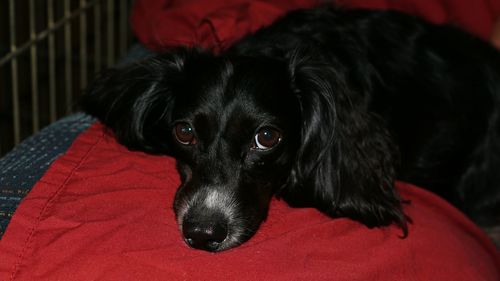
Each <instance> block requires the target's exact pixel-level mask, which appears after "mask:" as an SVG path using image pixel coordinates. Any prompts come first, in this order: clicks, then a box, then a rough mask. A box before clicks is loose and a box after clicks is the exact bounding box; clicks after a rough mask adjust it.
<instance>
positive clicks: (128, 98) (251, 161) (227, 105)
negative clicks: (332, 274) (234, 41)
mask: <svg viewBox="0 0 500 281" xmlns="http://www.w3.org/2000/svg"><path fill="white" fill-rule="evenodd" d="M343 81H344V78H343V77H342V74H341V73H339V72H338V71H337V70H335V69H334V68H332V67H331V66H326V65H321V64H315V63H313V64H311V63H310V61H309V60H306V59H303V58H301V57H300V56H294V57H293V58H290V59H288V60H276V59H272V58H269V57H260V58H256V57H253V58H250V57H244V56H230V55H227V56H214V55H212V54H209V53H205V52H201V51H198V50H186V49H180V50H176V51H172V52H169V53H167V54H164V55H159V56H156V57H153V58H150V59H147V60H145V61H142V62H138V63H134V64H132V65H128V66H125V67H122V68H117V69H112V70H109V71H107V72H105V73H104V74H102V75H101V76H100V77H99V78H97V80H96V81H95V82H94V83H93V85H92V86H91V87H90V89H89V91H88V93H87V94H86V95H85V96H84V97H83V99H82V105H83V108H84V109H85V111H87V112H88V113H90V114H92V115H94V116H96V117H98V118H99V119H100V120H101V121H102V122H103V123H104V124H105V125H107V126H108V127H110V128H111V129H112V130H113V131H114V133H115V135H116V137H117V139H118V140H119V141H120V142H121V143H122V144H124V145H126V146H127V147H128V148H130V149H133V150H142V151H146V152H150V153H161V154H168V155H172V156H174V157H175V158H176V159H177V161H178V170H179V172H180V174H181V180H182V184H181V186H180V187H179V189H178V191H177V194H176V198H175V200H174V210H175V213H176V216H177V220H178V223H179V226H180V229H181V231H182V234H183V236H184V239H185V241H186V242H187V243H188V244H189V245H190V246H192V247H195V248H200V249H204V250H208V251H221V250H224V249H228V248H231V247H234V246H236V245H239V244H241V243H242V242H244V241H246V240H247V239H249V238H250V237H251V236H252V235H253V234H254V233H255V231H256V230H257V228H258V227H259V225H260V223H261V222H262V221H263V220H264V219H265V218H266V215H267V211H268V206H269V202H270V200H271V198H272V196H273V195H275V194H277V195H279V196H282V197H283V198H284V199H285V200H287V202H289V203H290V204H291V205H293V206H307V207H316V208H318V209H319V210H321V211H323V212H325V213H327V214H329V215H331V216H347V217H351V218H353V219H356V220H358V221H361V222H363V223H364V224H366V225H367V226H370V227H373V226H381V225H387V224H390V223H397V224H398V225H400V226H402V227H403V228H404V227H405V217H404V215H403V213H402V210H401V205H400V200H399V198H398V196H397V194H396V193H395V191H394V190H393V188H392V184H393V176H394V168H393V165H394V162H395V156H394V154H395V153H394V148H393V147H392V143H391V139H390V137H389V135H388V133H387V132H386V131H385V130H384V127H383V124H382V122H381V121H380V120H379V119H378V118H376V116H373V115H371V114H369V113H368V112H367V111H366V110H365V109H364V108H363V107H364V106H365V105H363V100H362V96H359V95H358V96H359V99H360V100H353V99H355V98H356V95H350V94H349V93H348V91H349V90H348V87H347V86H346V85H344V84H345V83H344V82H343Z"/></svg>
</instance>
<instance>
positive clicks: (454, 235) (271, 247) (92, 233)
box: [0, 124, 500, 281]
mask: <svg viewBox="0 0 500 281" xmlns="http://www.w3.org/2000/svg"><path fill="white" fill-rule="evenodd" d="M174 165H175V163H174V160H173V159H171V158H169V157H159V156H151V155H146V154H143V153H139V152H129V151H127V150H126V149H125V148H124V147H122V146H121V145H119V144H117V143H116V142H115V140H114V139H113V137H112V136H110V135H108V134H106V133H105V132H104V130H103V129H102V127H101V126H100V125H99V124H96V125H94V126H93V127H92V128H91V129H89V130H88V131H87V132H85V133H83V134H82V135H81V136H79V138H78V139H77V140H76V142H75V143H74V144H73V146H72V147H71V148H70V150H69V151H68V153H67V154H66V155H64V156H62V157H61V158H60V159H58V160H57V161H56V162H55V163H54V164H53V165H52V166H51V168H50V170H49V171H48V172H47V174H46V175H45V176H44V177H43V178H42V180H41V181H40V182H39V183H38V184H37V185H36V186H35V188H34V189H33V190H32V191H31V193H30V194H28V196H27V197H26V199H25V200H24V202H23V203H22V204H21V205H20V207H19V209H18V210H17V212H16V214H15V215H14V217H13V219H12V221H11V223H10V225H9V227H8V229H7V232H6V233H5V235H4V237H3V239H2V240H1V241H0V280H348V281H353V280H384V281H386V280H454V281H459V280H492V281H498V280H500V258H499V256H498V253H497V251H496V249H495V248H494V246H493V245H492V244H491V243H490V242H489V240H488V239H487V238H486V237H485V235H484V234H483V233H482V232H481V231H480V230H479V229H478V228H477V227H476V226H475V225H474V224H473V223H472V222H470V221H469V220H468V219H467V218H466V217H464V215H462V214H461V213H460V212H458V211H457V210H456V209H454V208H453V207H451V206H450V205H448V204H447V203H446V202H444V201H443V200H441V199H440V198H438V197H436V196H434V195H432V194H430V193H428V192H426V191H424V190H422V189H419V188H416V187H414V186H411V185H408V184H403V183H398V186H397V187H398V189H399V190H400V192H401V194H402V196H403V197H404V198H406V199H410V200H411V201H412V203H411V204H410V205H408V206H406V209H405V211H406V212H407V214H408V215H410V216H411V217H412V218H413V221H414V223H413V224H412V225H410V229H409V230H410V235H409V237H408V238H406V239H400V238H399V235H400V234H401V231H400V230H399V229H397V228H396V227H386V228H382V229H380V228H377V229H368V228H366V227H365V226H363V225H361V224H359V223H356V222H353V221H351V220H348V219H330V218H328V217H326V216H324V215H322V214H321V213H319V212H318V211H316V210H314V209H292V208H290V207H288V206H287V205H286V204H285V203H284V202H282V201H277V200H274V201H273V202H272V205H271V210H270V214H269V218H268V220H267V221H266V222H265V223H264V224H263V225H262V227H261V229H260V230H259V231H258V233H257V234H256V235H255V236H254V237H253V238H252V239H251V240H250V241H249V242H247V243H245V244H244V245H242V246H240V247H238V248H235V249H232V250H229V251H226V252H222V253H218V254H213V253H208V252H204V251H199V250H193V249H191V248H189V247H187V246H186V245H185V244H184V242H183V241H182V238H181V236H180V232H179V230H178V227H177V225H176V221H175V219H174V214H173V210H172V208H171V206H172V202H173V198H174V193H175V190H176V187H177V185H178V183H179V179H178V176H177V173H176V172H175V169H174Z"/></svg>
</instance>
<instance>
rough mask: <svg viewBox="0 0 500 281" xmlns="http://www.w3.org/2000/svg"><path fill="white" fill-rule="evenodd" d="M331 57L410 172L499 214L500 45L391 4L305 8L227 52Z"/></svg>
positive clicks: (483, 220) (493, 219)
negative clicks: (394, 8) (383, 127)
mask: <svg viewBox="0 0 500 281" xmlns="http://www.w3.org/2000/svg"><path fill="white" fill-rule="evenodd" d="M228 53H229V54H232V55H234V54H237V55H249V56H255V55H263V56H271V57H282V58H284V59H287V60H290V59H296V58H293V56H302V55H303V54H305V55H306V56H308V58H307V60H309V61H310V60H315V61H316V63H317V64H318V65H328V64H330V65H332V66H333V67H335V69H336V70H337V72H338V75H341V76H342V77H341V78H339V79H345V81H346V83H347V87H348V88H349V89H350V94H351V96H350V97H349V98H350V99H351V100H352V101H353V102H355V103H361V104H362V106H363V108H364V110H367V111H369V112H373V113H375V114H376V115H377V116H378V117H380V118H382V119H383V122H384V123H385V125H386V126H387V128H388V129H389V131H390V133H391V135H392V136H393V137H394V139H395V143H396V144H397V146H398V148H399V152H400V162H401V165H400V167H399V169H398V171H397V176H398V178H399V179H401V180H405V181H408V182H412V183H415V184H418V185H421V186H423V187H426V188H428V189H430V190H432V191H434V192H436V193H438V194H440V195H441V196H443V197H445V198H446V199H448V200H449V201H451V202H452V203H454V204H455V205H456V206H458V207H460V208H461V209H462V210H465V212H467V213H468V214H469V215H470V216H471V217H472V218H473V219H475V220H476V222H479V223H480V224H482V225H484V226H489V225H492V224H498V222H499V220H500V204H499V202H500V189H499V188H498V186H499V185H500V120H499V114H500V52H498V51H497V50H496V49H494V48H493V47H492V46H490V45H489V44H488V43H486V42H483V41H482V40H481V39H478V38H476V37H474V36H472V35H469V34H467V33H464V32H463V31H461V30H459V29H457V28H455V27H452V26H446V25H443V26H436V25H433V24H428V23H426V22H424V21H422V20H419V19H417V18H414V17H412V16H408V15H403V14H401V13H398V12H391V11H366V10H340V9H337V8H332V7H326V8H322V9H313V10H301V11H296V12H294V13H291V14H289V15H287V16H286V17H284V18H282V19H280V20H279V21H278V22H277V23H275V24H273V25H272V26H271V27H269V28H265V29H263V30H260V31H258V32H257V33H255V34H254V35H252V36H250V37H247V38H245V39H243V40H242V41H241V42H239V43H237V44H236V45H235V46H234V47H233V48H232V49H230V50H229V51H228Z"/></svg>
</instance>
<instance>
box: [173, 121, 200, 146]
mask: <svg viewBox="0 0 500 281" xmlns="http://www.w3.org/2000/svg"><path fill="white" fill-rule="evenodd" d="M174 135H175V138H176V139H177V141H178V142H179V143H180V144H183V145H191V144H196V138H195V137H194V129H193V127H191V125H189V124H188V123H185V122H181V123H178V124H177V125H175V128H174Z"/></svg>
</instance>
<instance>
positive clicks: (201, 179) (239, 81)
mask: <svg viewBox="0 0 500 281" xmlns="http://www.w3.org/2000/svg"><path fill="white" fill-rule="evenodd" d="M284 67H286V65H284V64H282V63H278V62H272V61H265V62H264V61H255V60H248V59H240V60H236V61H235V60H232V61H229V60H227V59H211V60H210V61H205V63H203V64H201V63H200V64H194V65H185V68H184V71H185V75H186V76H187V77H188V80H189V83H181V84H179V87H178V88H177V89H175V91H176V92H177V94H176V96H177V98H176V101H175V106H174V108H173V111H172V117H171V122H170V124H171V125H170V128H169V131H170V132H171V136H170V139H171V145H170V149H171V150H170V154H171V155H173V156H175V157H176V159H177V160H178V170H179V172H180V174H181V179H182V185H181V186H180V187H179V189H178V191H177V194H176V198H175V202H174V210H175V213H176V216H177V220H178V224H179V226H180V227H181V230H182V234H183V236H184V239H185V241H186V242H187V243H188V244H189V245H190V246H192V247H195V248H200V249H204V250H209V251H220V250H223V249H227V248H230V247H233V246H235V245H237V244H240V243H242V242H244V241H246V240H247V239H248V238H249V237H251V235H253V233H254V232H255V231H256V230H257V228H258V226H259V225H260V223H261V222H262V221H263V220H264V219H265V217H266V214H267V209H268V206H269V201H270V199H271V197H272V195H273V194H274V193H275V191H276V190H277V189H278V188H279V187H281V186H282V185H284V184H285V182H286V181H287V178H288V175H289V173H290V169H291V165H292V163H293V160H294V158H295V151H297V148H298V142H299V140H298V136H299V135H300V132H299V128H300V123H299V121H298V120H299V116H300V111H299V104H298V101H297V99H296V98H294V97H293V93H292V91H291V89H290V83H289V82H288V77H287V75H286V73H287V72H286V71H284V70H285V69H284Z"/></svg>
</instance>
